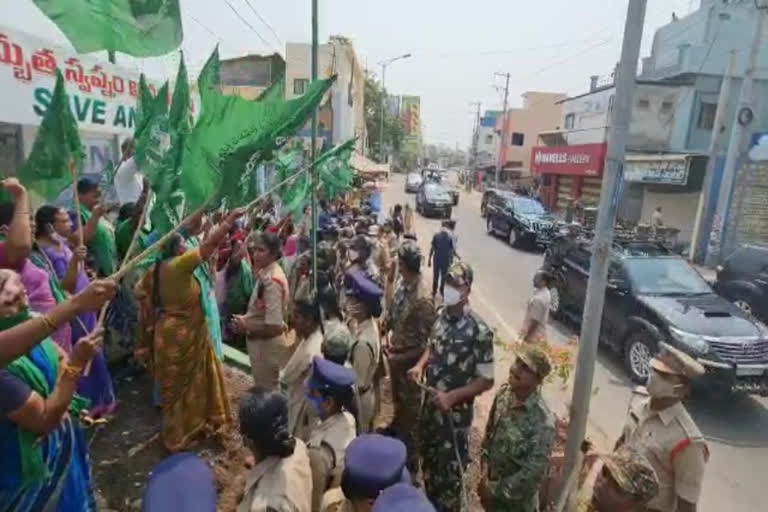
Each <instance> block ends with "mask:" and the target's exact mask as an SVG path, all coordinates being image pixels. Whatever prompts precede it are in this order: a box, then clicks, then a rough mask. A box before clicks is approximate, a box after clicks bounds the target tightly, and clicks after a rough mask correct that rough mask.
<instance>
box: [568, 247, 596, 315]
mask: <svg viewBox="0 0 768 512" xmlns="http://www.w3.org/2000/svg"><path fill="white" fill-rule="evenodd" d="M591 257H592V254H591V253H590V252H589V251H588V250H587V249H585V248H584V247H580V246H579V247H574V248H573V249H571V250H570V251H569V252H568V254H566V256H565V258H564V260H563V263H564V264H565V280H566V290H564V292H565V293H564V295H565V297H564V298H565V302H566V304H568V305H569V306H571V307H572V308H574V309H576V310H577V311H579V312H581V311H583V310H584V300H585V299H586V296H587V280H588V279H589V265H590V258H591Z"/></svg>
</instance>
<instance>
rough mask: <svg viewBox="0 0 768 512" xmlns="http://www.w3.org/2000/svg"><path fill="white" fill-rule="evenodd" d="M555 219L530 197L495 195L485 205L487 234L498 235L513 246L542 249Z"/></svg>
mask: <svg viewBox="0 0 768 512" xmlns="http://www.w3.org/2000/svg"><path fill="white" fill-rule="evenodd" d="M554 224H555V218H554V217H553V216H552V214H550V213H549V212H548V211H547V210H546V208H544V207H543V206H542V205H541V203H539V202H538V201H537V200H535V199H533V198H532V197H528V196H520V195H517V194H514V193H511V192H506V193H497V194H495V195H494V196H492V197H491V198H490V200H489V201H488V203H487V205H486V217H485V225H486V230H487V232H488V234H490V235H496V234H498V235H502V236H504V238H506V239H507V241H508V242H509V245H511V246H513V247H515V246H518V245H526V246H528V247H546V245H547V244H548V243H549V242H550V240H551V238H552V228H553V226H554Z"/></svg>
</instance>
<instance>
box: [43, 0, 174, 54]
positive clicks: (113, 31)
mask: <svg viewBox="0 0 768 512" xmlns="http://www.w3.org/2000/svg"><path fill="white" fill-rule="evenodd" d="M33 1H34V3H35V5H37V7H38V8H39V9H40V10H41V11H42V12H43V14H45V15H46V16H48V17H49V18H50V19H51V21H53V22H54V23H55V24H56V25H57V26H58V27H59V29H61V31H62V32H64V35H66V36H67V39H69V42H70V43H72V46H74V47H75V49H76V50H77V52H78V53H90V52H96V51H100V50H111V51H115V52H122V53H127V54H128V55H133V56H135V57H154V56H158V55H165V54H166V53H169V52H171V51H173V50H175V49H176V48H178V47H179V45H181V41H182V39H183V38H184V34H183V29H182V26H181V11H180V9H179V0H33Z"/></svg>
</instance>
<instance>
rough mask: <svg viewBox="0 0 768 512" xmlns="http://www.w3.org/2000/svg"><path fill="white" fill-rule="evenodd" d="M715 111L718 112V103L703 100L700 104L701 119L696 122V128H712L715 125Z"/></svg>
mask: <svg viewBox="0 0 768 512" xmlns="http://www.w3.org/2000/svg"><path fill="white" fill-rule="evenodd" d="M715 112H717V105H716V104H715V103H705V102H703V101H702V102H701V105H699V120H698V122H697V123H696V128H698V129H699V130H711V129H712V127H713V126H715Z"/></svg>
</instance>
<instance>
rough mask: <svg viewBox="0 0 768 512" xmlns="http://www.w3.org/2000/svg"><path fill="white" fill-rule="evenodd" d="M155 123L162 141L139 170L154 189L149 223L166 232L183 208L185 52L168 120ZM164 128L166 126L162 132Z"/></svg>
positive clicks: (187, 111)
mask: <svg viewBox="0 0 768 512" xmlns="http://www.w3.org/2000/svg"><path fill="white" fill-rule="evenodd" d="M157 127H158V138H159V140H160V141H161V145H160V147H159V149H158V151H157V152H155V153H154V155H155V158H156V159H154V160H151V161H150V162H149V163H150V165H148V166H145V167H141V170H142V172H144V175H145V176H146V177H147V179H148V180H149V183H150V187H151V188H152V191H153V192H154V193H155V202H154V204H153V206H152V210H151V211H150V213H149V217H150V221H151V222H152V226H153V228H154V229H155V230H157V231H162V232H167V231H168V230H170V229H171V228H172V227H173V226H175V225H177V224H178V223H179V222H181V220H182V214H183V210H184V196H183V194H182V193H181V191H180V190H179V171H180V165H181V155H182V150H183V147H184V141H185V138H186V137H187V136H188V135H189V132H190V130H191V120H190V97H189V81H188V77H187V67H186V65H185V64H184V55H182V56H181V60H180V61H179V70H178V72H177V74H176V84H175V85H174V89H173V98H172V99H171V108H170V111H169V112H168V116H167V122H163V121H162V120H159V122H158V124H157ZM163 129H165V130H166V131H165V132H164V133H163V131H162V130H163Z"/></svg>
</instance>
